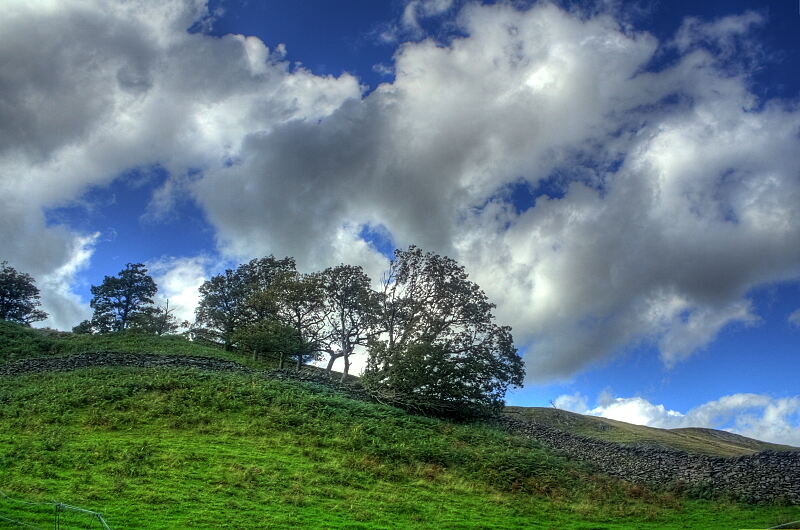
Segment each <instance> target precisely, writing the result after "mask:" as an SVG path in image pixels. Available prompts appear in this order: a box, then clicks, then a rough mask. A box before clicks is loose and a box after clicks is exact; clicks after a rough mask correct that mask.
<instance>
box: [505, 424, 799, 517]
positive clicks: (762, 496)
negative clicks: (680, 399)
mask: <svg viewBox="0 0 800 530" xmlns="http://www.w3.org/2000/svg"><path fill="white" fill-rule="evenodd" d="M496 421H497V422H498V423H499V424H500V425H501V426H502V427H503V428H505V429H506V430H508V431H511V432H513V433H515V434H521V435H524V436H528V437H531V438H534V439H536V440H537V441H539V442H540V443H541V444H542V445H544V446H545V447H547V448H549V449H551V450H553V451H556V452H559V453H562V454H564V455H567V456H569V457H572V458H575V459H578V460H582V461H584V462H587V463H589V464H590V465H592V466H594V467H595V468H597V469H599V470H600V471H603V472H605V473H607V474H609V475H612V476H615V477H619V478H622V479H624V480H628V481H630V482H636V483H641V484H647V485H649V486H655V487H658V488H677V489H685V490H688V491H689V492H693V493H695V494H697V495H702V496H706V495H708V496H716V495H729V496H731V497H733V498H735V499H738V500H742V501H746V502H759V503H760V502H776V501H777V502H782V501H784V502H789V503H791V504H800V451H791V452H774V451H765V452H761V453H755V454H752V455H747V456H740V457H735V458H722V457H714V456H707V455H699V454H690V453H686V452H684V451H679V450H676V449H669V448H662V447H654V446H650V445H629V444H619V443H613V442H606V441H603V440H596V439H592V438H586V437H583V436H578V435H574V434H570V433H567V432H564V431H560V430H558V429H554V428H552V427H549V426H547V425H543V424H540V423H536V422H532V421H522V420H517V419H513V418H507V417H503V418H499V419H497V420H496Z"/></svg>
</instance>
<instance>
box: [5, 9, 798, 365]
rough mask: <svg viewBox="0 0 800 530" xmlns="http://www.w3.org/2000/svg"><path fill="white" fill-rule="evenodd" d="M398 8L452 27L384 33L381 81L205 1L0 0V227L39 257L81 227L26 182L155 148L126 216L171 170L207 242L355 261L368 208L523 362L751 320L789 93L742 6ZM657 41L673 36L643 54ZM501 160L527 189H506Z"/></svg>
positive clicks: (119, 165)
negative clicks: (527, 196) (493, 318)
mask: <svg viewBox="0 0 800 530" xmlns="http://www.w3.org/2000/svg"><path fill="white" fill-rule="evenodd" d="M599 5H602V3H600V4H599ZM409 9H410V10H411V11H408V10H409ZM406 11H408V12H409V13H411V14H413V16H414V17H416V18H413V20H415V21H416V22H417V24H418V23H419V20H421V19H420V18H419V17H424V16H433V15H442V16H451V17H454V18H453V24H456V25H457V29H458V31H457V34H458V35H459V36H458V37H456V38H453V39H452V40H451V41H449V42H448V43H446V44H445V43H440V42H436V41H434V40H433V39H424V40H416V41H414V42H406V43H403V44H401V45H400V46H399V47H398V49H397V52H396V55H395V60H394V65H393V71H394V73H395V77H394V80H393V82H391V83H385V84H383V85H381V86H379V87H378V88H377V89H376V90H374V91H373V92H371V93H369V94H368V95H366V96H364V95H362V93H361V88H360V86H359V83H358V80H357V79H356V78H354V77H353V76H351V75H343V76H340V77H338V78H334V77H321V76H316V75H313V74H312V73H311V72H308V71H306V70H303V69H302V68H296V67H293V66H291V64H290V63H289V62H287V61H286V57H287V51H286V50H285V49H283V48H281V47H274V48H270V47H269V46H267V45H266V44H265V43H264V42H262V41H261V40H259V39H257V38H254V37H246V36H241V35H228V36H225V37H222V38H215V37H211V36H208V35H204V34H202V33H192V34H190V33H187V32H186V28H188V27H189V26H191V25H192V24H193V23H194V22H196V21H198V20H201V19H203V17H208V13H207V9H206V6H205V4H204V3H203V2H201V1H194V2H188V1H187V2H151V1H146V0H139V1H135V2H128V3H124V4H118V3H115V2H104V1H102V0H97V1H96V2H78V1H74V2H72V1H64V2H57V3H56V2H52V3H45V2H42V3H39V2H37V3H29V2H14V3H12V4H10V7H9V8H7V14H4V17H3V19H2V20H1V21H0V61H2V62H3V64H9V65H12V66H13V68H4V69H3V70H2V71H1V72H0V94H2V98H3V99H2V102H1V103H0V117H1V118H2V119H0V138H3V139H4V141H3V142H0V145H2V150H0V185H1V186H2V191H3V192H4V193H3V195H2V197H3V198H2V199H0V200H3V201H4V205H5V204H8V205H9V208H12V210H4V213H3V214H2V223H3V224H2V225H0V230H2V234H1V235H2V236H3V238H4V240H8V241H9V242H10V243H9V247H8V248H10V249H12V253H13V254H14V255H15V256H18V261H19V262H20V263H22V264H26V265H30V266H34V265H35V264H41V265H39V266H40V267H42V268H44V267H45V266H46V267H49V269H48V270H55V269H57V268H58V267H59V266H61V265H62V264H64V263H67V262H68V261H69V260H70V259H71V258H72V256H73V254H70V252H74V249H75V248H77V247H76V245H75V243H74V242H75V241H78V240H79V239H78V238H80V237H82V235H81V234H75V233H71V232H70V231H69V230H68V229H66V228H64V227H54V226H47V225H46V223H45V221H44V218H43V216H42V213H41V211H42V208H46V207H50V206H52V205H57V204H61V203H63V202H64V201H69V200H71V199H74V198H75V197H77V196H78V195H79V194H80V192H81V191H82V190H84V189H85V188H86V186H88V185H90V184H93V185H103V184H105V183H108V182H110V181H111V180H112V179H114V178H115V177H116V176H117V175H119V174H120V173H121V172H122V171H124V170H126V169H129V168H132V167H142V166H147V165H151V164H155V163H158V164H160V165H161V166H162V167H163V168H165V169H166V170H167V171H168V172H169V173H170V175H171V177H170V179H169V180H168V181H167V183H165V185H164V187H163V188H161V189H160V190H159V191H158V192H157V193H156V194H155V196H154V200H153V202H152V203H151V206H150V208H149V210H148V212H147V213H146V218H147V219H149V220H154V221H158V220H159V219H163V218H167V217H168V216H169V214H170V211H171V210H172V209H173V208H174V204H175V199H176V195H181V194H182V195H186V194H190V196H191V197H192V198H193V199H194V200H196V201H197V203H198V204H199V205H200V206H201V207H202V208H203V210H204V212H205V214H206V215H207V217H208V219H209V221H210V222H211V223H212V224H213V226H214V228H215V230H216V237H217V245H218V249H219V250H220V251H221V252H222V253H223V254H224V256H225V257H226V258H230V259H233V260H237V259H239V260H243V259H248V258H250V257H254V256H259V255H264V254H269V253H273V254H276V255H292V256H295V257H296V258H297V260H298V263H299V265H300V267H301V268H303V269H305V270H309V269H314V268H321V267H324V266H328V265H334V264H337V263H339V262H349V263H357V264H361V265H364V266H365V267H366V268H367V269H368V270H369V271H370V273H371V274H372V275H373V277H376V276H379V271H380V269H381V268H382V267H383V266H384V265H385V258H384V257H383V256H382V255H381V254H380V252H378V250H377V249H375V248H374V247H373V246H372V245H370V244H368V243H367V242H366V241H364V240H363V239H362V238H361V236H360V234H361V233H362V229H364V228H365V227H372V226H381V227H385V228H386V230H387V231H388V234H389V235H390V238H391V239H392V240H393V241H395V242H396V243H397V245H398V246H401V247H402V246H406V245H408V244H411V243H414V244H417V245H420V246H421V247H423V248H425V249H428V250H432V251H436V252H440V253H444V254H448V255H450V256H452V257H454V258H456V259H457V260H458V261H460V262H461V263H463V264H465V266H466V267H467V269H468V271H469V272H470V274H471V276H472V278H473V279H475V280H476V281H477V282H478V283H479V284H480V285H481V286H482V287H483V288H484V290H486V291H487V293H488V294H489V296H490V298H491V299H492V300H494V301H495V302H496V303H497V306H498V307H497V315H498V318H499V320H500V321H502V322H504V323H508V324H511V325H512V326H513V327H514V330H515V337H516V339H517V342H518V344H519V346H521V347H523V348H527V351H528V355H527V365H528V373H529V375H530V377H531V378H533V379H538V380H542V379H552V378H558V377H568V376H570V375H571V374H574V373H575V372H576V371H578V370H580V369H582V368H584V367H586V366H587V365H589V364H591V363H592V362H595V361H598V360H601V359H603V358H607V357H608V356H609V355H613V354H614V353H616V352H619V351H620V350H622V349H624V348H625V347H627V346H630V345H632V344H637V343H640V342H642V341H646V342H650V343H652V344H655V345H657V346H658V347H659V349H660V352H661V356H662V359H663V361H664V363H665V364H667V365H672V364H674V363H676V362H680V361H681V360H683V359H686V358H688V357H689V356H691V355H693V354H694V353H695V352H697V351H698V350H700V349H702V348H703V347H704V346H705V345H706V344H708V343H709V342H711V341H713V340H714V339H715V337H716V336H717V335H718V334H719V333H720V332H721V331H722V330H723V329H725V328H726V326H729V325H732V324H738V325H756V324H757V323H758V321H759V316H758V315H757V314H756V310H755V309H754V307H753V305H752V303H751V302H750V301H749V300H748V297H747V293H748V292H749V291H751V290H752V289H753V288H755V287H757V286H759V285H764V284H768V283H773V282H779V281H785V280H791V279H797V278H798V277H800V247H798V245H796V241H798V240H800V222H798V219H797V215H798V214H797V208H796V205H797V204H800V179H798V173H797V168H796V153H797V152H798V150H799V148H800V145H798V144H800V139H799V138H800V136H798V131H799V130H800V112H798V110H797V107H796V105H795V104H793V103H792V102H785V101H762V100H759V99H758V97H757V96H755V95H754V94H752V93H751V92H750V89H749V86H750V85H749V83H748V75H749V71H750V69H751V68H752V67H753V62H752V60H751V58H747V57H743V58H742V59H741V61H739V59H738V54H737V53H727V52H726V51H725V50H728V49H731V46H733V47H734V48H735V47H736V46H740V45H741V43H742V42H744V40H746V39H747V38H748V35H749V32H750V31H751V29H752V28H753V27H755V26H756V25H758V24H760V23H761V22H762V20H763V17H762V15H758V14H747V13H746V14H743V15H741V16H739V17H734V18H727V19H721V20H718V21H711V22H704V21H700V20H689V21H687V22H686V23H685V24H684V26H683V27H682V28H681V29H680V30H679V32H678V34H677V35H676V36H675V37H674V38H672V39H671V40H669V41H668V42H659V41H658V40H657V39H656V38H655V37H654V36H652V35H650V34H648V33H645V32H640V31H636V30H635V29H634V28H633V27H632V26H631V25H630V24H628V23H624V24H623V23H620V22H619V21H618V20H617V19H616V18H615V17H614V16H612V14H608V13H604V12H603V11H602V10H600V11H597V12H594V11H593V12H592V14H586V13H583V14H581V15H577V14H574V13H571V12H569V11H567V10H564V9H561V8H559V7H557V6H556V5H554V4H552V3H539V4H536V5H534V6H533V7H532V8H530V9H525V10H519V9H517V8H515V7H514V6H513V5H511V4H510V3H499V4H495V5H486V6H485V5H480V4H468V5H466V6H465V7H463V8H462V9H460V10H459V9H456V8H455V7H454V6H453V5H451V3H450V2H446V1H445V2H441V1H433V2H420V1H416V0H415V1H412V2H410V3H408V4H407V9H406ZM612 13H614V11H612ZM407 18H409V20H411V19H412V15H408V17H407ZM409 23H410V22H409ZM418 25H419V24H418ZM43 28H48V30H47V31H46V32H45V31H44V30H43ZM34 38H35V39H36V42H37V43H39V45H37V46H29V45H28V42H29V41H30V40H31V39H34ZM664 47H669V48H670V49H672V50H674V51H675V53H677V57H676V59H675V60H674V61H673V62H671V63H670V64H669V65H667V66H664V67H662V68H661V69H660V70H658V71H652V70H649V65H651V64H652V62H653V60H654V58H656V57H657V56H658V54H659V53H660V52H661V51H662V50H663V49H664ZM737 61H738V62H737ZM10 72H13V75H12V74H11V73H10ZM37 101H38V102H41V105H39V104H38V103H37ZM45 110H46V111H47V112H44V111H45ZM198 168H199V172H198V171H197V170H198ZM65 176H67V177H68V178H65ZM515 186H516V187H522V188H527V189H529V190H540V191H541V190H545V191H547V192H548V193H549V195H548V193H544V192H541V193H539V192H537V193H534V195H535V196H536V197H535V200H536V203H535V207H532V208H528V209H525V208H521V209H520V208H517V207H515V206H514V205H513V204H512V203H511V202H510V200H509V195H510V191H509V190H510V189H512V188H514V187H515ZM20 205H24V207H23V206H20ZM13 208H16V210H13ZM7 212H16V215H15V214H14V213H7ZM27 227H32V228H27ZM42 234H44V235H42ZM34 236H36V237H35V238H36V240H37V242H36V243H30V240H31V239H32V238H33V237H34ZM48 241H50V242H51V243H52V245H47V244H46V242H48ZM70 241H72V242H70ZM39 242H41V243H39ZM45 264H46V265H45ZM190 276H191V275H190ZM187 282H188V283H191V282H189V281H188V280H187ZM179 291H180V292H182V291H181V290H180V289H179V288H178V287H176V291H175V292H176V293H177V292H179Z"/></svg>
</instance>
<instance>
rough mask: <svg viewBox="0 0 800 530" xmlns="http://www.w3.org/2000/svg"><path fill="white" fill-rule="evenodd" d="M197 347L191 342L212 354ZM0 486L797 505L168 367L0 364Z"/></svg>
mask: <svg viewBox="0 0 800 530" xmlns="http://www.w3.org/2000/svg"><path fill="white" fill-rule="evenodd" d="M81 340H89V339H85V338H81ZM102 340H104V341H112V342H113V341H114V339H113V338H103V339H102ZM120 340H122V339H120ZM158 342H159V341H158V339H152V340H151V346H154V345H155V346H158V344H156V343H158ZM114 345H115V344H111V346H114ZM105 346H108V344H105ZM116 346H118V348H105V347H104V348H98V350H99V349H113V350H116V351H122V348H123V346H120V344H116ZM191 346H193V345H190V346H189V347H187V346H182V348H186V350H185V351H184V353H189V354H192V355H198V354H201V352H200V351H198V350H194V349H193V348H191ZM155 349H162V350H169V349H170V347H169V344H168V341H164V342H162V343H161V346H159V347H157V348H155ZM0 351H2V350H0ZM171 353H175V352H171ZM0 490H2V491H4V492H6V493H8V494H9V495H11V496H12V497H17V498H20V497H21V498H26V499H29V500H51V499H57V500H60V501H63V502H68V503H70V504H76V505H79V506H84V507H87V508H91V509H95V510H98V511H102V512H103V513H104V514H105V515H106V516H107V519H108V521H109V522H110V524H111V525H112V527H114V528H144V527H147V528H179V527H183V528H186V527H193V528H199V527H222V526H229V527H234V528H263V527H269V526H277V527H292V526H304V527H309V526H312V527H313V526H316V527H339V526H341V527H350V528H378V527H384V528H385V527H431V528H441V527H448V528H457V527H470V528H474V527H485V528H492V527H495V528H497V527H501V528H515V527H517V528H634V527H635V528H740V527H759V526H761V527H767V526H773V525H776V524H778V523H781V522H786V521H789V520H795V519H800V509H798V508H797V507H780V506H744V505H738V504H731V503H727V502H723V501H719V502H708V501H688V500H682V499H679V498H676V497H674V496H672V495H670V494H667V493H661V494H658V493H653V492H648V491H646V490H643V489H642V488H639V487H636V486H630V485H626V484H623V483H620V482H617V481H614V480H610V479H607V478H604V477H602V476H597V475H594V474H592V473H591V472H590V471H588V470H587V469H585V468H584V467H582V466H581V465H579V464H576V463H574V462H570V461H567V460H566V459H563V458H560V457H558V456H554V455H553V454H551V453H548V452H546V451H544V450H542V449H541V448H540V447H538V446H537V444H535V443H534V442H531V441H528V440H524V439H520V438H516V437H510V436H508V435H506V434H503V433H500V432H497V431H495V430H493V429H491V428H488V427H485V426H481V425H457V424H452V423H449V422H446V421H440V420H436V419H431V418H423V417H419V416H413V415H409V414H406V413H404V412H402V411H400V410H397V409H394V408H391V407H385V406H380V405H374V404H369V403H363V402H360V401H355V400H351V399H348V398H345V397H343V396H340V395H336V394H333V393H332V392H330V391H328V390H326V389H324V388H320V387H316V386H314V385H309V384H298V383H291V382H281V381H274V380H268V379H263V378H260V377H258V376H256V375H248V374H239V373H205V372H199V371H195V370H189V369H164V368H160V369H134V368H122V367H116V368H114V367H107V368H92V369H82V370H76V371H74V372H69V373H47V374H31V375H26V376H18V377H7V378H2V379H0ZM3 515H5V516H8V515H12V516H13V517H15V518H17V519H23V520H25V521H26V522H29V523H37V522H38V523H39V524H41V525H42V526H47V525H48V523H50V524H51V523H52V515H51V513H50V512H49V511H48V512H43V510H42V509H37V508H35V507H31V509H22V508H21V507H20V506H19V505H16V504H14V503H11V502H9V501H3V500H2V499H0V516H3Z"/></svg>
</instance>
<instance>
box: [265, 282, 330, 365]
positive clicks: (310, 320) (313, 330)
mask: <svg viewBox="0 0 800 530" xmlns="http://www.w3.org/2000/svg"><path fill="white" fill-rule="evenodd" d="M254 300H258V302H256V303H255V305H258V306H261V307H270V308H271V311H272V312H273V315H274V316H272V318H273V319H274V320H276V321H277V322H280V323H281V324H282V325H283V326H285V327H287V328H290V329H292V330H294V333H295V335H296V339H295V344H297V345H300V346H301V348H300V349H298V350H296V351H295V355H294V358H295V362H296V366H297V369H298V370H299V369H300V367H301V366H302V364H303V363H305V362H307V361H308V360H311V359H314V358H316V354H317V353H318V352H319V350H320V345H321V344H323V343H324V342H325V341H326V339H327V335H326V334H327V330H326V328H325V317H326V311H327V307H326V305H325V293H324V290H323V284H322V278H321V277H320V275H319V274H300V273H298V272H294V273H286V274H283V275H281V276H280V277H277V278H275V279H274V280H273V282H272V285H270V286H269V288H268V289H265V290H263V291H261V293H259V295H257V296H256V297H255V298H254Z"/></svg>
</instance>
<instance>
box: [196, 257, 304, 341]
mask: <svg viewBox="0 0 800 530" xmlns="http://www.w3.org/2000/svg"><path fill="white" fill-rule="evenodd" d="M294 272H295V263H294V259H292V258H283V259H277V258H275V257H274V256H268V257H265V258H260V259H254V260H251V261H250V262H248V263H246V264H243V265H239V266H238V267H237V268H236V270H231V269H227V270H226V271H225V272H224V273H222V274H217V275H216V276H213V277H212V278H211V279H210V280H207V281H206V282H204V283H203V285H202V286H200V297H201V298H200V303H199V304H198V306H197V310H196V312H195V316H196V320H197V324H198V326H200V328H201V329H198V330H196V332H197V333H200V334H202V335H204V336H209V335H210V336H212V337H216V340H217V341H219V342H221V343H222V344H224V346H225V349H226V350H229V349H230V348H231V346H232V344H233V335H234V333H236V331H237V330H239V329H242V328H245V327H247V326H250V325H253V324H255V323H257V322H259V321H261V320H263V319H265V318H267V317H270V316H272V315H271V311H272V307H271V306H268V305H262V304H259V303H258V302H259V299H257V298H256V295H257V294H258V293H260V292H263V291H265V290H266V289H268V288H269V286H270V285H271V284H272V283H273V282H274V281H275V279H276V278H278V277H282V276H283V275H285V274H289V273H294ZM203 328H205V329H203Z"/></svg>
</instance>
